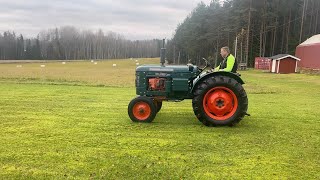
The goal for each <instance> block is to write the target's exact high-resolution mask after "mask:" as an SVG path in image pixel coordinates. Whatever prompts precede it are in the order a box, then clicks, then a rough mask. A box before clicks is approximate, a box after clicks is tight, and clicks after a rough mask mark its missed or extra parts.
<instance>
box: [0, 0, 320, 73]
mask: <svg viewBox="0 0 320 180" xmlns="http://www.w3.org/2000/svg"><path fill="white" fill-rule="evenodd" d="M319 9H320V0H225V1H223V3H221V1H220V0H212V2H211V3H210V4H209V5H206V4H204V3H199V4H198V6H197V7H196V8H195V9H194V10H193V11H192V12H191V13H190V14H189V15H188V16H187V17H186V19H185V20H184V21H183V22H182V23H181V24H179V25H178V26H177V28H176V30H175V32H174V35H173V37H172V38H171V39H169V40H167V43H166V48H167V60H168V62H169V63H173V64H186V63H188V62H189V61H190V60H191V61H192V62H193V63H195V64H201V58H202V57H205V58H209V60H210V61H211V62H212V63H214V64H217V63H219V61H221V57H220V55H219V52H220V48H221V47H223V46H229V47H230V49H231V50H232V53H233V54H236V58H237V61H238V62H239V63H245V64H247V65H248V66H249V67H253V65H254V58H255V57H270V56H273V55H276V54H292V55H294V54H295V49H296V47H297V46H298V45H299V44H300V43H301V42H303V41H304V40H306V39H307V38H309V37H311V36H312V35H315V34H319V33H320V18H319ZM119 33H120V32H119ZM161 46H162V42H161V40H159V39H153V40H140V41H138V40H136V41H132V40H127V39H126V38H124V37H123V36H121V35H119V34H118V32H117V33H114V32H109V33H104V32H103V31H102V30H99V31H97V32H93V31H91V30H79V29H77V28H75V27H73V26H65V27H61V28H55V29H50V30H47V31H42V32H40V33H39V34H38V36H37V37H34V38H24V37H23V35H21V34H20V35H17V34H16V33H15V32H9V31H7V32H4V33H2V34H0V59H1V60H22V59H27V60H38V59H44V60H51V59H52V60H77V59H79V60H80V59H119V58H149V57H159V54H160V48H161ZM235 47H237V48H235Z"/></svg>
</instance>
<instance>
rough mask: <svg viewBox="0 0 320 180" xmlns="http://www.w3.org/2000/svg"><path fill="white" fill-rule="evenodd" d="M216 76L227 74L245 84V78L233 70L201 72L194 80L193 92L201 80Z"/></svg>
mask: <svg viewBox="0 0 320 180" xmlns="http://www.w3.org/2000/svg"><path fill="white" fill-rule="evenodd" d="M214 76H227V77H230V78H233V79H235V80H236V81H237V82H238V83H240V84H245V83H244V82H243V80H242V79H241V78H240V76H239V74H236V73H232V72H224V71H217V72H210V73H204V74H201V75H199V76H198V77H197V78H196V79H194V80H193V87H192V90H191V92H193V90H194V88H195V87H197V85H198V84H199V83H200V82H202V80H204V79H207V78H209V77H214Z"/></svg>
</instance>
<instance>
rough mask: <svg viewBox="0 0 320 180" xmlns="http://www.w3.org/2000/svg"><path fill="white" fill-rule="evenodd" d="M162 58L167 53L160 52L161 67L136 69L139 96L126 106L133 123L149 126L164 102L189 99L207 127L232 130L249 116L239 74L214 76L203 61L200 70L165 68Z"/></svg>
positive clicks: (184, 67)
mask: <svg viewBox="0 0 320 180" xmlns="http://www.w3.org/2000/svg"><path fill="white" fill-rule="evenodd" d="M165 54H166V49H165V48H162V49H161V60H160V61H161V65H143V66H139V67H137V69H136V94H137V95H138V96H137V97H136V98H135V99H133V100H132V101H131V102H130V103H129V106H128V114H129V117H130V119H131V120H132V121H133V122H147V123H150V122H152V121H153V120H154V118H155V116H156V115H157V113H158V112H159V111H160V109H161V107H162V102H163V101H174V102H178V101H182V100H185V99H192V107H193V111H194V114H195V115H196V117H197V118H198V119H199V121H200V122H201V123H203V124H204V125H206V126H217V125H228V126H233V125H235V124H237V123H239V122H240V121H241V120H242V119H243V117H244V116H245V115H248V114H247V109H248V98H247V94H246V92H245V90H244V88H243V86H242V85H243V84H244V82H243V81H242V79H241V78H240V75H239V74H235V73H229V72H222V71H218V72H214V71H213V69H212V68H211V65H210V64H209V63H208V61H207V60H206V59H204V58H203V60H204V61H205V62H206V65H205V67H203V68H200V67H198V66H195V65H192V64H188V65H181V66H174V65H170V66H165V65H164V62H165ZM208 68H210V69H209V70H207V69H208Z"/></svg>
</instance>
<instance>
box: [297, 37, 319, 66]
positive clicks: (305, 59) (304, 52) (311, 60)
mask: <svg viewBox="0 0 320 180" xmlns="http://www.w3.org/2000/svg"><path fill="white" fill-rule="evenodd" d="M296 57H298V58H300V59H301V62H299V67H303V68H310V69H320V43H318V44H313V45H309V46H298V47H297V50H296Z"/></svg>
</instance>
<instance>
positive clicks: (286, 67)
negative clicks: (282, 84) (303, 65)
mask: <svg viewBox="0 0 320 180" xmlns="http://www.w3.org/2000/svg"><path fill="white" fill-rule="evenodd" d="M269 59H271V64H270V71H271V72H273V73H280V74H289V73H296V72H298V62H299V61H300V59H299V58H297V57H294V56H291V55H289V54H279V55H276V56H273V57H270V58H269Z"/></svg>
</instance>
